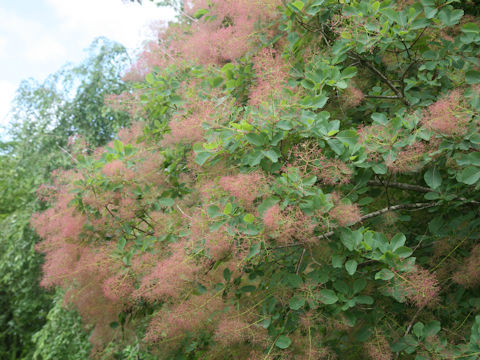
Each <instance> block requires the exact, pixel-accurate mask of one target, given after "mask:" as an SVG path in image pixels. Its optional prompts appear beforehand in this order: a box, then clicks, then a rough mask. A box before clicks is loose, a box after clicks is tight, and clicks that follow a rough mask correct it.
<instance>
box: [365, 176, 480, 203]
mask: <svg viewBox="0 0 480 360" xmlns="http://www.w3.org/2000/svg"><path fill="white" fill-rule="evenodd" d="M367 185H370V186H384V185H383V184H382V183H381V182H379V181H369V182H367ZM388 186H391V187H395V188H398V189H402V190H412V191H418V192H425V193H427V192H434V193H437V194H440V193H441V192H440V191H438V190H434V189H430V188H428V187H425V186H420V185H412V184H405V183H398V182H392V183H389V184H388ZM453 200H460V201H463V202H464V203H466V204H476V205H480V201H476V200H468V199H466V198H464V197H459V196H456V197H454V198H453Z"/></svg>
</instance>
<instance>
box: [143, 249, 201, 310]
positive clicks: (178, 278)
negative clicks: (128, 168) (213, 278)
mask: <svg viewBox="0 0 480 360" xmlns="http://www.w3.org/2000/svg"><path fill="white" fill-rule="evenodd" d="M170 250H171V252H172V254H171V256H169V257H167V258H165V259H163V260H160V261H159V262H158V263H157V264H156V266H155V267H154V268H153V269H152V270H151V272H150V273H149V274H147V275H146V276H145V277H143V279H142V282H141V284H140V287H139V288H138V289H137V290H136V291H135V292H134V297H136V298H144V299H146V300H148V301H152V302H153V301H157V300H164V301H165V300H168V299H170V298H176V297H178V296H179V295H180V294H181V293H182V292H183V290H184V289H185V286H186V285H187V284H188V283H189V282H191V281H192V280H193V279H194V276H195V274H196V272H197V271H198V267H197V265H195V264H194V263H193V262H192V261H191V260H190V259H189V258H188V254H186V252H185V243H184V242H179V243H175V244H171V246H170Z"/></svg>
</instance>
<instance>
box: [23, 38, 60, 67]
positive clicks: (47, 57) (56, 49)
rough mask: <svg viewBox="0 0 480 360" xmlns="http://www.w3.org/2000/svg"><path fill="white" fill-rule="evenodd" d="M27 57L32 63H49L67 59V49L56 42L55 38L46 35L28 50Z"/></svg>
mask: <svg viewBox="0 0 480 360" xmlns="http://www.w3.org/2000/svg"><path fill="white" fill-rule="evenodd" d="M26 55H27V57H28V59H29V60H30V61H32V62H34V61H41V62H47V61H51V60H55V59H59V58H62V59H63V58H65V56H66V49H65V47H64V46H63V45H62V44H60V43H59V42H58V41H57V40H55V38H53V37H51V36H47V35H45V36H43V37H41V38H39V39H38V40H37V41H36V42H35V44H31V46H30V47H29V48H28V49H27V50H26Z"/></svg>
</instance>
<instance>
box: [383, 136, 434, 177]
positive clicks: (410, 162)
mask: <svg viewBox="0 0 480 360" xmlns="http://www.w3.org/2000/svg"><path fill="white" fill-rule="evenodd" d="M426 152H427V147H426V145H425V143H423V142H415V143H413V144H412V145H408V146H407V147H405V148H404V149H402V150H401V151H399V152H398V153H397V154H396V158H395V160H387V161H386V164H387V167H388V169H389V170H390V171H391V172H393V173H407V172H415V171H418V170H420V169H421V167H422V160H423V157H424V155H425V153H426Z"/></svg>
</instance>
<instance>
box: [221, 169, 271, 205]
mask: <svg viewBox="0 0 480 360" xmlns="http://www.w3.org/2000/svg"><path fill="white" fill-rule="evenodd" d="M264 183H265V177H264V175H263V174H262V173H260V172H253V173H249V174H237V175H231V176H223V177H222V178H220V181H219V185H220V187H221V188H222V189H223V190H225V191H226V192H228V193H229V194H230V195H232V196H233V197H235V198H236V199H238V200H240V201H241V202H242V203H243V205H245V206H247V207H250V206H252V205H253V202H254V201H255V199H256V198H257V197H258V192H259V189H260V188H261V187H262V185H263V184H264Z"/></svg>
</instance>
